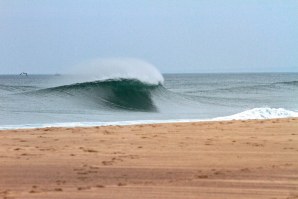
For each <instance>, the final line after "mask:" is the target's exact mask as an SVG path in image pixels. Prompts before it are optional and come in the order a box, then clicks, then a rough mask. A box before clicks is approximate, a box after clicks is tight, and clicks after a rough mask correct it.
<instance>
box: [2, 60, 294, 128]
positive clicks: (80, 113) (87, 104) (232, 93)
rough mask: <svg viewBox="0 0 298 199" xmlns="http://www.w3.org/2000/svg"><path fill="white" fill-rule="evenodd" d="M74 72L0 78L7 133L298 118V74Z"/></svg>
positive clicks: (91, 66) (147, 69) (134, 65)
mask: <svg viewBox="0 0 298 199" xmlns="http://www.w3.org/2000/svg"><path fill="white" fill-rule="evenodd" d="M83 66H84V67H83ZM74 71H76V72H74V73H73V74H71V73H69V74H66V75H29V76H28V77H26V76H19V75H0V129H19V128H43V127H78V126H107V125H132V124H148V123H168V122H194V121H222V120H249V119H273V118H288V117H298V103H297V98H298V81H297V80H298V74H297V73H261V74H260V73H259V74H253V73H251V74H163V75H162V74H161V73H160V72H158V70H157V69H156V68H155V67H154V66H153V65H152V64H149V63H146V62H144V61H140V60H135V59H121V60H120V59H116V60H115V59H113V60H102V59H99V60H93V61H91V62H89V63H83V64H81V65H79V66H78V67H77V68H76V69H75V70H74Z"/></svg>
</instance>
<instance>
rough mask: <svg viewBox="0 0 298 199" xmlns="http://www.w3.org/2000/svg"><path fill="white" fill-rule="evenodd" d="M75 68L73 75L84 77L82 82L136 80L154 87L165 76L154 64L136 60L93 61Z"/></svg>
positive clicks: (160, 82) (162, 80) (161, 81)
mask: <svg viewBox="0 0 298 199" xmlns="http://www.w3.org/2000/svg"><path fill="white" fill-rule="evenodd" d="M74 68H75V69H72V72H71V73H73V74H79V75H82V76H84V79H83V80H82V79H80V81H81V82H82V81H89V82H90V81H102V80H107V79H116V80H117V79H135V80H139V81H141V82H143V83H147V84H152V85H157V84H162V83H163V82H164V79H163V76H162V75H161V73H160V72H159V71H158V70H157V69H156V68H155V67H154V66H153V65H152V64H149V63H147V62H145V61H142V60H139V59H134V58H111V59H102V58H100V59H93V60H90V61H87V62H84V63H81V64H79V65H77V66H76V67H74ZM86 78H87V79H86Z"/></svg>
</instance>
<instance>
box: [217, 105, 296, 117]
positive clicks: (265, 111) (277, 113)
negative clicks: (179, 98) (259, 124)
mask: <svg viewBox="0 0 298 199" xmlns="http://www.w3.org/2000/svg"><path fill="white" fill-rule="evenodd" d="M288 117H298V112H294V111H289V110H286V109H283V108H254V109H250V110H247V111H244V112H241V113H237V114H234V115H231V116H226V117H219V118H215V120H251V119H275V118H288Z"/></svg>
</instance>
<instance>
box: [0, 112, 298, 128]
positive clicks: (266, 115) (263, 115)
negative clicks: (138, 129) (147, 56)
mask: <svg viewBox="0 0 298 199" xmlns="http://www.w3.org/2000/svg"><path fill="white" fill-rule="evenodd" d="M289 117H298V112H294V111H289V110H286V109H283V108H254V109H250V110H247V111H244V112H241V113H237V114H234V115H231V116H226V117H217V118H212V119H175V120H134V121H117V122H67V123H51V124H26V125H4V126H0V130H10V129H34V128H49V127H94V126H128V125H140V124H165V123H188V122H208V121H230V120H256V119H257V120H262V119H276V118H289Z"/></svg>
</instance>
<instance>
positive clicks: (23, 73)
mask: <svg viewBox="0 0 298 199" xmlns="http://www.w3.org/2000/svg"><path fill="white" fill-rule="evenodd" d="M20 75H25V76H28V73H25V72H22V73H20Z"/></svg>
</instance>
